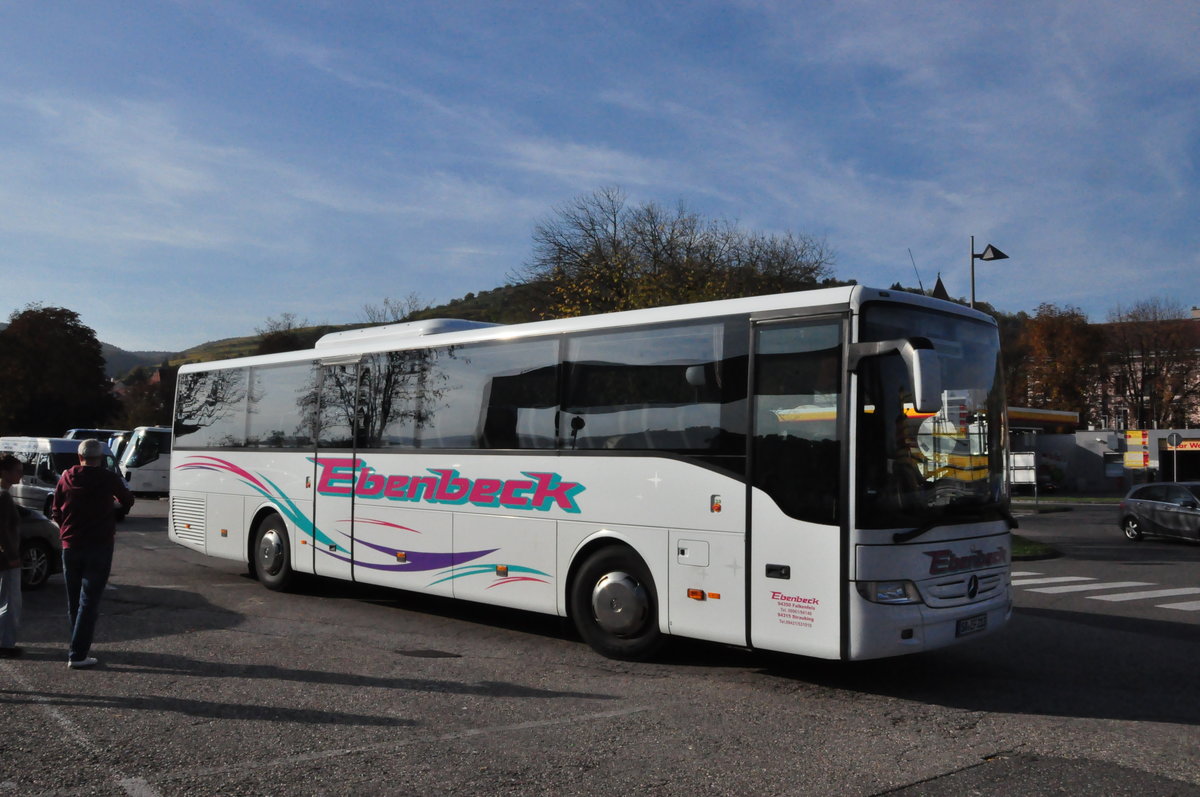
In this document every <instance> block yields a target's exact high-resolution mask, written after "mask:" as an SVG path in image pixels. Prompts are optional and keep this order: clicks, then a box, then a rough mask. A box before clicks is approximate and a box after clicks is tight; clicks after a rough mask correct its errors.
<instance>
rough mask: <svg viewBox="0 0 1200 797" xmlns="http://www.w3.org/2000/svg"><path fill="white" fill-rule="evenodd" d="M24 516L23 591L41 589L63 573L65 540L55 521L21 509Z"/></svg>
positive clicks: (22, 544) (22, 548)
mask: <svg viewBox="0 0 1200 797" xmlns="http://www.w3.org/2000/svg"><path fill="white" fill-rule="evenodd" d="M17 511H18V512H20V513H21V588H22V589H40V588H41V587H43V586H44V585H45V584H46V579H48V578H50V576H52V575H54V574H55V573H57V572H59V571H61V570H62V541H61V540H60V539H59V536H58V526H57V524H55V523H54V521H52V520H50V519H49V518H48V517H46V516H45V515H43V514H42V513H41V512H38V511H37V510H36V509H27V508H26V507H23V506H18V507H17Z"/></svg>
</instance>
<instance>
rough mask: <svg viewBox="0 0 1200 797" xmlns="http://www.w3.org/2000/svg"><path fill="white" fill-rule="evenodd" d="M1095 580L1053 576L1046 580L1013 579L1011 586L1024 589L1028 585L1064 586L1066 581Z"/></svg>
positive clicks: (1091, 579) (1092, 579)
mask: <svg viewBox="0 0 1200 797" xmlns="http://www.w3.org/2000/svg"><path fill="white" fill-rule="evenodd" d="M1095 580H1096V579H1094V578H1088V577H1087V576H1054V577H1047V578H1023V579H1020V580H1015V579H1014V580H1013V583H1012V585H1013V586H1014V587H1025V586H1028V585H1030V584H1064V583H1066V582H1068V581H1095Z"/></svg>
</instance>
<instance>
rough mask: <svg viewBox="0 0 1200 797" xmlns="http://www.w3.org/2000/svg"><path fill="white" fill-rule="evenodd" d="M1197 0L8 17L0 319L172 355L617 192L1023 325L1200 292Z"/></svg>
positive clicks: (445, 269) (486, 278) (1, 111)
mask: <svg viewBox="0 0 1200 797" xmlns="http://www.w3.org/2000/svg"><path fill="white" fill-rule="evenodd" d="M1197 31H1200V5H1197V4H1196V3H1194V2H1147V3H1128V2H1125V0H1121V1H1120V2H1103V1H1098V2H1089V3H1047V2H1019V1H1018V2H997V3H965V2H936V1H935V2H922V3H898V2H852V1H850V2H837V3H826V2H771V1H770V0H764V1H763V2H750V1H749V0H746V1H745V2H728V3H719V2H705V1H704V0H697V1H695V2H687V3H683V2H657V1H655V0H639V1H638V2H629V3H624V2H603V1H602V0H596V1H594V2H570V1H569V0H566V1H562V2H556V3H519V2H518V3H494V2H453V1H452V0H442V1H441V2H428V3H427V2H403V3H380V2H369V3H368V2H354V1H353V0H337V1H334V0H330V1H329V2H315V1H313V2H303V1H300V0H298V1H296V2H283V1H279V2H234V1H226V0H203V1H199V0H198V1H197V2H189V1H187V0H180V1H179V2H164V1H163V0H157V1H156V2H139V1H138V0H123V2H120V3H117V2H57V3H43V2H33V1H32V0H25V1H21V0H17V1H16V2H8V3H4V4H2V5H0V279H2V280H3V286H4V287H3V291H2V292H0V295H2V296H3V301H0V316H6V315H7V314H8V313H10V312H11V311H12V310H15V309H19V308H21V307H23V306H24V305H26V304H28V303H30V302H41V303H44V304H47V305H57V306H63V307H68V308H70V309H72V310H75V311H76V312H78V313H79V314H80V315H81V317H82V320H83V322H84V323H85V324H87V325H88V326H90V327H92V328H93V329H95V330H96V332H97V335H98V336H99V337H100V339H101V340H104V341H106V342H109V343H113V344H116V345H118V346H121V347H123V348H127V349H169V350H174V349H182V348H186V347H188V346H192V345H195V344H199V343H202V342H204V341H207V340H212V339H217V338H223V337H232V336H239V335H245V334H252V333H253V332H254V330H255V328H256V327H261V326H263V325H264V323H265V321H266V319H267V318H269V317H278V316H280V315H281V314H283V313H293V314H295V315H296V316H297V317H298V318H300V319H306V320H308V321H310V322H312V323H350V322H356V321H362V320H364V318H365V316H364V313H363V307H364V305H379V304H380V303H381V302H382V300H383V299H384V298H385V297H391V298H394V299H402V298H403V297H406V296H409V295H410V294H414V293H415V294H417V295H418V296H419V297H420V298H421V299H423V300H424V301H425V302H426V303H428V304H437V303H441V302H443V301H446V300H448V299H451V298H455V297H458V296H461V295H463V294H465V293H467V292H469V291H480V290H487V289H490V288H494V287H496V286H498V285H502V284H504V283H505V282H507V281H509V279H510V276H511V275H512V274H514V273H516V272H517V271H519V269H520V268H521V266H522V265H523V264H525V263H526V262H527V261H528V259H529V257H530V252H531V232H532V229H533V226H534V225H535V224H536V223H537V222H538V221H541V220H544V219H545V218H547V217H548V216H549V215H550V214H551V213H552V211H553V209H554V208H555V207H556V206H559V205H561V204H563V203H565V202H567V201H568V200H570V199H572V198H573V197H576V196H578V195H580V194H585V193H590V192H592V191H594V190H595V189H597V188H600V187H602V186H612V185H615V186H620V187H621V188H623V189H624V190H625V191H626V193H627V194H628V195H629V198H630V200H631V201H633V202H635V203H640V202H644V201H650V200H653V201H656V202H660V203H663V204H666V205H669V206H674V205H675V204H676V203H677V202H679V201H682V202H684V203H685V204H686V205H687V206H688V207H689V208H690V209H692V210H694V211H696V212H698V213H701V214H703V215H705V216H708V217H711V218H723V219H728V220H733V221H736V222H738V223H739V224H741V225H742V226H743V227H745V228H747V229H752V230H756V231H762V232H768V233H770V232H780V233H781V232H785V231H789V230H790V231H794V232H798V233H804V234H808V235H814V236H817V237H820V238H824V239H825V241H826V242H827V243H828V244H829V245H830V246H831V247H832V248H833V249H834V251H835V252H836V254H837V266H836V269H835V271H836V275H837V276H838V277H840V278H842V279H856V280H858V281H859V282H862V283H865V284H869V285H875V286H883V287H886V286H888V285H890V284H892V283H894V282H896V281H900V282H902V283H904V284H906V285H907V284H914V283H915V282H916V275H915V274H914V272H913V264H912V262H911V261H910V259H909V254H908V251H909V250H910V249H911V251H912V256H913V258H914V259H915V261H916V266H917V268H918V269H919V271H920V276H921V278H922V280H923V281H924V284H925V286H926V287H927V288H931V287H932V285H933V282H934V280H935V278H936V277H937V274H938V273H939V272H940V273H941V275H942V278H943V280H944V281H945V283H946V285H947V288H948V289H949V290H950V292H951V293H952V294H953V295H956V296H967V295H968V294H969V293H970V277H969V274H970V271H969V266H970V250H969V246H970V236H971V235H974V236H976V250H977V251H982V249H983V247H984V245H985V244H987V243H993V244H995V245H996V246H998V247H999V248H1001V249H1003V250H1004V251H1005V252H1007V253H1008V254H1009V255H1010V257H1011V259H1010V260H1007V261H1001V262H993V263H982V262H981V263H978V264H977V266H976V291H977V294H978V296H979V298H980V299H981V300H986V301H989V302H992V303H993V304H994V305H996V306H997V307H999V308H1000V309H1002V310H1006V311H1010V312H1015V311H1018V310H1026V311H1033V310H1034V309H1035V308H1036V307H1037V305H1038V304H1039V303H1040V302H1053V303H1055V304H1059V305H1072V306H1076V307H1079V308H1081V309H1082V310H1084V311H1085V312H1086V313H1087V314H1088V316H1089V317H1090V318H1091V319H1092V320H1093V321H1103V320H1106V319H1107V318H1108V315H1109V313H1110V312H1111V311H1113V310H1115V309H1116V308H1118V307H1127V306H1129V305H1131V304H1132V303H1134V302H1137V301H1140V300H1144V299H1152V298H1163V299H1167V300H1169V301H1172V302H1177V303H1178V304H1179V305H1180V306H1182V307H1183V308H1184V309H1185V310H1186V309H1188V308H1190V307H1192V306H1193V305H1200V268H1198V266H1200V201H1198V199H1200V196H1198V193H1200V192H1198V185H1200V175H1198V174H1197V162H1198V161H1200V48H1197V47H1196V46H1195V37H1196V34H1197Z"/></svg>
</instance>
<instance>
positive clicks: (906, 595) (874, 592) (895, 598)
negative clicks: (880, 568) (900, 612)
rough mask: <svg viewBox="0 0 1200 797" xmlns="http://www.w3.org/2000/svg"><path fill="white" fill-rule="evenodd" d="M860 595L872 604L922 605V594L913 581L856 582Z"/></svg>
mask: <svg viewBox="0 0 1200 797" xmlns="http://www.w3.org/2000/svg"><path fill="white" fill-rule="evenodd" d="M854 585H855V586H856V587H858V594H859V595H862V596H863V599H864V600H868V601H870V602H871V603H893V604H894V603H920V602H921V593H920V592H919V591H918V590H917V585H916V584H914V583H912V582H911V581H856V582H855V584H854Z"/></svg>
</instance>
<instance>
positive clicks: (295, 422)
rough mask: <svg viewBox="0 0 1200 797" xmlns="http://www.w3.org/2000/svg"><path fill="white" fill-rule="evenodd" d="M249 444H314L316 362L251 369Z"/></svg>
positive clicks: (290, 445)
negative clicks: (314, 363)
mask: <svg viewBox="0 0 1200 797" xmlns="http://www.w3.org/2000/svg"><path fill="white" fill-rule="evenodd" d="M250 373H251V376H250V378H251V385H252V387H251V389H250V396H249V399H250V403H249V418H248V419H247V430H246V445H247V446H250V447H252V448H254V447H262V448H312V445H313V433H312V432H313V430H312V418H313V415H312V409H311V408H312V402H313V398H312V397H313V391H314V389H315V385H316V379H317V370H316V367H315V366H314V365H313V364H312V363H297V364H295V365H284V366H276V367H274V368H254V369H252V370H251V372H250Z"/></svg>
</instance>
